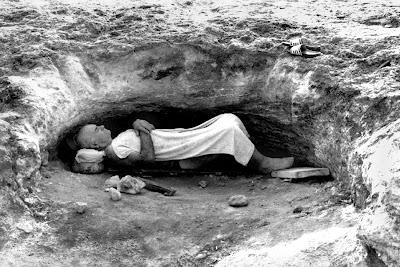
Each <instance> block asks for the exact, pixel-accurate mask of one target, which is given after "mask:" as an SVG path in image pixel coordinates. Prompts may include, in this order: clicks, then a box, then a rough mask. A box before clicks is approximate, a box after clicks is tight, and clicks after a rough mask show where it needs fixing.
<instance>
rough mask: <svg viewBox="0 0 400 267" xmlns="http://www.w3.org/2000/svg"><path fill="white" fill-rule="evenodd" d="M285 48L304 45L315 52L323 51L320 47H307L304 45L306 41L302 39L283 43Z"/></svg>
mask: <svg viewBox="0 0 400 267" xmlns="http://www.w3.org/2000/svg"><path fill="white" fill-rule="evenodd" d="M282 44H283V45H285V46H289V47H293V46H298V45H304V46H305V47H306V48H307V49H309V50H313V51H321V47H320V46H311V45H306V44H304V39H302V38H300V37H299V38H294V39H291V40H289V42H283V43H282Z"/></svg>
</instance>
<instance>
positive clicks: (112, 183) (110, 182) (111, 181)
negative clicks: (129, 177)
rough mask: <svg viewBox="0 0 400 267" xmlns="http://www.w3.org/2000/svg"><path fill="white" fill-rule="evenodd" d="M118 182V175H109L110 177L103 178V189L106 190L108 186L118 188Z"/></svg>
mask: <svg viewBox="0 0 400 267" xmlns="http://www.w3.org/2000/svg"><path fill="white" fill-rule="evenodd" d="M119 183H120V180H119V176H118V175H114V176H111V177H110V178H108V179H107V180H105V182H104V189H105V190H106V191H108V190H107V189H109V188H118V186H119Z"/></svg>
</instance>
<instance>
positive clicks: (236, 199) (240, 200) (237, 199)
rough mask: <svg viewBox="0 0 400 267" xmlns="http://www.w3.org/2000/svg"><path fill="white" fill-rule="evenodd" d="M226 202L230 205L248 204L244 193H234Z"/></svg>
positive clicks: (242, 205) (240, 205) (241, 205)
mask: <svg viewBox="0 0 400 267" xmlns="http://www.w3.org/2000/svg"><path fill="white" fill-rule="evenodd" d="M228 204H229V206H232V207H245V206H247V205H249V200H248V199H247V197H246V196H244V195H234V196H231V197H230V198H229V200H228Z"/></svg>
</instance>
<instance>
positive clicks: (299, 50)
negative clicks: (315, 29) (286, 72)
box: [282, 38, 322, 58]
mask: <svg viewBox="0 0 400 267" xmlns="http://www.w3.org/2000/svg"><path fill="white" fill-rule="evenodd" d="M282 44H283V45H285V46H287V47H289V51H288V52H289V53H290V54H291V55H294V56H301V57H306V58H312V57H317V56H320V55H322V53H321V47H319V46H310V45H305V44H304V41H303V39H302V38H295V39H292V40H290V41H289V42H283V43H282Z"/></svg>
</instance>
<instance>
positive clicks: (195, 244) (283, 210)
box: [0, 164, 349, 266]
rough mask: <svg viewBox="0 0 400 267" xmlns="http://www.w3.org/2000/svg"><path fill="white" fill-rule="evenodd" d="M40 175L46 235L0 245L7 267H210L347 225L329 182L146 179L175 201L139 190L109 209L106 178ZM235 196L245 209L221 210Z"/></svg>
mask: <svg viewBox="0 0 400 267" xmlns="http://www.w3.org/2000/svg"><path fill="white" fill-rule="evenodd" d="M45 173H46V175H47V176H48V177H49V178H47V179H45V180H43V181H42V183H41V186H40V187H39V188H40V189H39V191H40V193H39V196H40V197H41V198H42V200H45V202H47V203H51V205H50V206H49V208H47V209H43V211H44V212H43V213H41V214H39V215H38V218H39V221H43V222H44V221H45V222H47V223H48V225H49V226H50V228H46V229H41V230H39V228H40V227H39V226H38V225H37V224H36V226H35V227H34V228H35V229H36V234H35V235H34V236H32V235H29V234H27V233H21V234H20V235H19V236H17V237H16V239H15V240H14V241H17V240H18V243H14V242H10V243H9V245H6V246H5V247H4V248H3V252H7V253H8V254H7V256H6V257H5V254H0V262H2V263H3V264H5V265H9V266H210V265H213V264H215V263H216V262H218V261H219V260H220V259H221V258H223V257H225V256H227V255H229V253H230V252H231V251H233V250H238V249H240V248H241V247H243V246H248V245H252V246H254V245H256V244H258V245H260V244H262V243H264V244H268V246H272V245H274V244H276V243H278V242H282V241H284V240H291V239H296V238H298V237H299V236H301V235H302V234H304V233H305V232H311V231H315V230H317V229H324V228H326V227H329V226H332V225H348V224H349V222H348V221H347V222H343V221H341V220H342V219H341V216H340V212H339V211H338V210H340V208H341V207H340V205H343V202H340V201H335V200H333V199H332V198H331V187H332V183H331V182H328V184H326V181H325V182H322V183H320V182H316V181H315V180H314V181H308V182H305V183H285V182H283V181H281V180H279V179H271V178H268V177H266V176H264V175H258V174H240V173H239V174H238V175H236V176H230V177H229V176H227V175H224V174H222V173H210V174H201V175H190V176H187V175H186V176H177V177H170V176H169V175H167V176H165V175H161V176H159V175H158V177H150V179H152V180H153V181H155V182H158V183H160V184H162V185H164V186H167V187H173V188H175V189H176V190H177V194H176V195H175V196H173V197H166V196H163V195H161V194H158V193H155V192H149V191H146V190H145V191H144V192H143V194H140V195H127V194H123V196H122V200H121V201H119V202H114V201H112V200H110V197H109V195H108V193H106V192H104V191H103V184H104V181H105V179H107V178H108V177H110V176H111V174H107V173H105V174H100V175H83V174H75V173H70V172H68V171H65V170H61V169H60V166H59V165H58V164H53V166H50V167H48V168H47V169H46V170H45ZM201 180H205V181H208V182H209V184H208V186H207V187H206V188H201V187H200V186H199V185H198V183H199V181H201ZM234 194H244V195H246V196H247V197H248V198H249V201H250V204H249V206H247V207H242V208H233V207H230V206H229V205H228V203H227V200H228V198H229V197H230V196H231V195H234ZM75 202H85V203H87V205H88V207H87V210H86V212H85V213H84V214H78V213H77V212H76V210H75V209H74V207H75V206H74V205H75V204H74V203H75ZM338 205H339V206H338ZM298 207H301V211H299V212H298V213H294V212H293V211H294V209H295V208H298ZM39 232H40V233H41V234H38V233H39ZM249 239H251V242H250V243H248V242H247V244H246V240H249ZM22 241H23V242H22ZM10 244H13V245H12V246H10Z"/></svg>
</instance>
